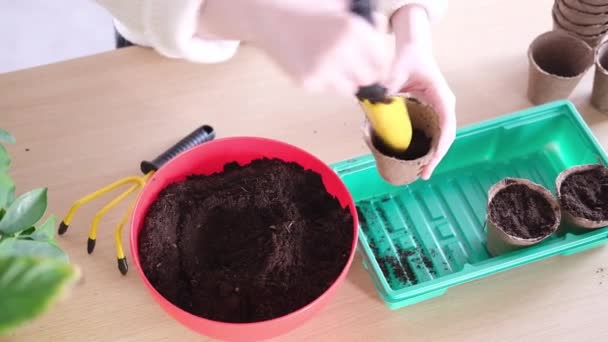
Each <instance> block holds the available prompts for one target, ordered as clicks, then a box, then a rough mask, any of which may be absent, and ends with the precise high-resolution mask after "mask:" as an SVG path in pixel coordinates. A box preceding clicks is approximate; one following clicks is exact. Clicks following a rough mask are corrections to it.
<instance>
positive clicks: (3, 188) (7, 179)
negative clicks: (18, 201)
mask: <svg viewBox="0 0 608 342" xmlns="http://www.w3.org/2000/svg"><path fill="white" fill-rule="evenodd" d="M14 200H15V183H14V182H13V179H12V178H11V176H9V175H7V174H6V173H0V208H8V206H9V205H11V203H13V201H14Z"/></svg>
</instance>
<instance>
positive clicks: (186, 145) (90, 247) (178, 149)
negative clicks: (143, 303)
mask: <svg viewBox="0 0 608 342" xmlns="http://www.w3.org/2000/svg"><path fill="white" fill-rule="evenodd" d="M214 138H215V132H214V130H213V127H211V126H208V125H203V126H201V127H199V128H197V129H196V130H194V131H193V132H192V133H190V134H189V135H187V136H186V137H184V138H183V139H182V140H180V141H179V142H177V143H176V144H175V145H173V146H172V147H171V148H169V149H168V150H167V151H165V152H164V153H162V154H161V155H159V156H158V157H156V158H155V159H154V160H152V161H142V162H141V165H140V169H141V171H142V173H143V176H131V177H126V178H123V179H120V180H118V181H116V182H114V183H112V184H109V185H107V186H105V187H103V188H101V189H99V190H97V191H94V192H92V193H90V194H88V195H86V196H84V197H82V198H80V199H78V200H77V201H76V202H74V203H73V204H72V206H71V208H70V210H69V211H68V213H67V215H66V216H65V218H64V219H63V220H62V221H61V223H60V224H59V229H58V233H59V235H63V234H65V233H66V232H67V231H68V228H69V226H70V223H71V222H72V219H73V218H74V216H75V215H76V212H77V211H78V208H80V207H81V206H82V205H84V204H86V203H88V202H91V201H92V200H94V199H97V198H99V197H101V196H103V195H105V194H106V193H108V192H110V191H113V190H116V189H118V188H120V187H122V186H125V185H130V186H129V187H128V188H127V189H126V190H125V191H123V192H122V193H120V194H119V195H118V196H116V197H114V198H113V199H112V200H110V201H109V202H108V203H107V204H106V205H105V206H103V207H102V208H101V209H100V210H99V211H97V213H95V216H94V217H93V221H92V222H91V228H90V230H89V238H88V241H87V252H88V253H89V254H91V253H93V251H94V250H95V242H96V240H97V228H98V226H99V222H100V221H101V219H102V217H103V216H104V215H105V214H106V213H107V212H108V211H110V210H111V209H112V208H114V207H115V206H116V205H118V204H119V203H120V202H122V201H123V200H125V198H127V197H128V196H129V195H130V194H132V193H134V192H136V191H137V190H138V189H141V188H143V186H144V185H145V183H146V182H147V181H148V179H150V177H151V176H152V175H153V174H154V172H155V171H156V170H158V169H159V168H160V167H162V166H163V165H164V164H165V163H167V162H168V161H169V160H171V159H173V158H174V157H175V156H177V155H178V154H180V153H182V152H184V151H186V150H188V149H190V148H192V147H194V146H197V145H200V144H202V143H204V142H207V141H210V140H213V139H214ZM136 201H137V199H134V200H133V201H132V202H131V204H130V205H129V208H128V209H127V211H126V212H125V214H124V215H123V216H122V218H121V220H120V222H119V223H118V225H117V226H116V229H115V231H114V244H115V247H116V258H117V260H118V269H119V270H120V273H122V274H123V275H125V274H127V272H128V269H129V267H128V263H127V258H126V256H125V253H124V250H123V248H122V228H123V227H124V225H125V223H126V222H127V220H128V219H129V216H131V211H132V210H133V207H134V206H135V203H136Z"/></svg>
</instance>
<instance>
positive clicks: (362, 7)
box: [350, 0, 390, 103]
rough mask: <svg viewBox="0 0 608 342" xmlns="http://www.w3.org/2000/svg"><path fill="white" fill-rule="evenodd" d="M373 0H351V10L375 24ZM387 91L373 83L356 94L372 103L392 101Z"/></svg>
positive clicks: (361, 88) (360, 98)
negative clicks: (388, 97)
mask: <svg viewBox="0 0 608 342" xmlns="http://www.w3.org/2000/svg"><path fill="white" fill-rule="evenodd" d="M372 1H374V0H351V4H350V11H351V12H352V13H354V14H357V15H359V16H361V17H362V18H363V19H365V20H367V21H368V22H369V23H370V24H372V25H373V24H374V18H373V16H372V14H373V10H374V8H373V4H372ZM386 92H387V90H386V88H385V87H383V86H381V85H380V84H372V85H369V86H364V87H360V88H359V90H358V91H357V94H356V96H357V98H358V99H359V100H368V101H370V102H372V103H378V102H390V100H389V99H387V98H386Z"/></svg>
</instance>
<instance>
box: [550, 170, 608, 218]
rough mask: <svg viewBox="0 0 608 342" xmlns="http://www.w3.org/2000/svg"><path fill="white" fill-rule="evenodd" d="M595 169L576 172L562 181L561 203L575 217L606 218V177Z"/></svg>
mask: <svg viewBox="0 0 608 342" xmlns="http://www.w3.org/2000/svg"><path fill="white" fill-rule="evenodd" d="M602 168H603V167H602V166H598V168H596V169H591V170H587V171H582V172H577V173H574V174H571V175H570V176H568V177H567V178H566V179H564V181H563V182H562V185H561V189H560V193H561V204H562V205H563V207H564V209H566V210H568V211H569V212H571V213H573V214H574V215H575V216H577V217H583V218H586V219H589V220H594V221H603V220H608V177H607V176H606V174H605V173H604V172H602Z"/></svg>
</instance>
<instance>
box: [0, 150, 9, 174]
mask: <svg viewBox="0 0 608 342" xmlns="http://www.w3.org/2000/svg"><path fill="white" fill-rule="evenodd" d="M10 165H11V156H10V155H9V154H8V151H7V150H6V148H4V146H2V145H0V172H6V171H7V170H8V167H9V166H10Z"/></svg>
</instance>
